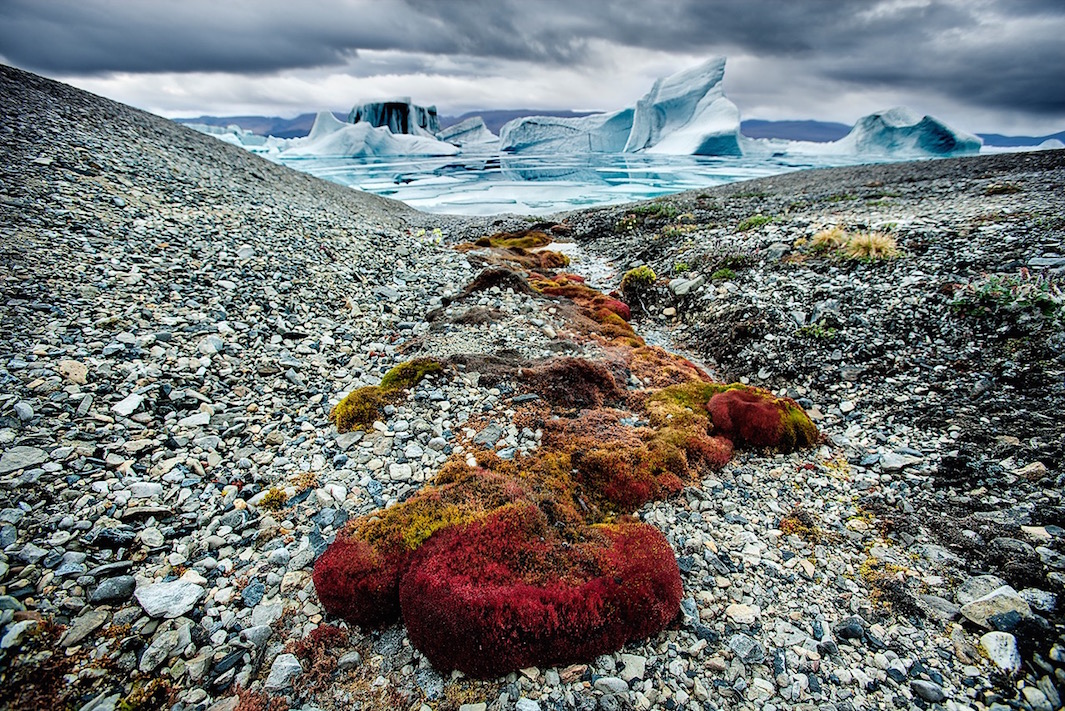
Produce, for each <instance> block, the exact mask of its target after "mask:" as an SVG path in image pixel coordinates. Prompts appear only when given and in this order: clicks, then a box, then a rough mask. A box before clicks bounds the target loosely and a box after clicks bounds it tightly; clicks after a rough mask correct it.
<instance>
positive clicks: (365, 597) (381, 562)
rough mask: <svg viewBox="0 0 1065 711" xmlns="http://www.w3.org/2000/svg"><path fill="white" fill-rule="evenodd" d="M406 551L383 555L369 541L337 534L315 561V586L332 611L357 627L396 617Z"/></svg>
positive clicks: (373, 624) (328, 608) (388, 620)
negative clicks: (399, 553)
mask: <svg viewBox="0 0 1065 711" xmlns="http://www.w3.org/2000/svg"><path fill="white" fill-rule="evenodd" d="M408 557H409V556H407V555H402V556H401V555H382V554H379V553H377V552H376V551H374V549H373V548H371V547H370V544H369V543H366V542H365V541H360V540H357V539H349V538H341V537H339V536H338V537H337V539H336V541H334V542H333V544H332V545H330V546H329V547H328V548H326V549H325V552H323V553H322V555H320V556H319V557H318V560H317V561H315V563H314V574H313V580H314V589H315V590H316V591H317V593H318V599H319V600H320V601H321V603H322V606H323V607H324V608H325V609H326V611H327V612H328V613H329V614H331V615H336V616H337V617H342V618H344V619H345V620H347V621H348V622H350V623H351V624H354V625H358V626H360V627H383V626H385V625H389V624H392V623H393V622H395V621H396V620H398V619H399V594H398V593H399V579H400V576H401V575H402V573H403V570H404V569H405V567H406V559H407V558H408Z"/></svg>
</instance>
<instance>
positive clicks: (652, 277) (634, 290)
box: [621, 265, 658, 296]
mask: <svg viewBox="0 0 1065 711" xmlns="http://www.w3.org/2000/svg"><path fill="white" fill-rule="evenodd" d="M656 281H658V275H656V274H655V270H654V269H651V267H649V266H647V265H644V266H640V267H636V268H635V269H630V270H629V271H627V272H625V275H624V276H623V277H621V293H623V294H626V295H630V294H631V295H635V296H640V295H643V294H646V293H647V292H648V291H650V289H651V287H653V286H654V285H655V282H656Z"/></svg>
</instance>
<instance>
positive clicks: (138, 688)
mask: <svg viewBox="0 0 1065 711" xmlns="http://www.w3.org/2000/svg"><path fill="white" fill-rule="evenodd" d="M176 697H177V692H176V690H175V689H174V687H173V686H172V685H171V683H170V682H169V681H168V680H166V679H149V680H148V681H146V682H144V681H137V682H134V684H133V689H132V690H131V691H130V692H129V694H127V695H126V697H125V698H123V699H122V700H121V701H119V702H118V704H117V705H116V706H115V711H151V710H152V709H161V708H168V707H169V706H170V705H171V704H173V703H174V701H175V699H176Z"/></svg>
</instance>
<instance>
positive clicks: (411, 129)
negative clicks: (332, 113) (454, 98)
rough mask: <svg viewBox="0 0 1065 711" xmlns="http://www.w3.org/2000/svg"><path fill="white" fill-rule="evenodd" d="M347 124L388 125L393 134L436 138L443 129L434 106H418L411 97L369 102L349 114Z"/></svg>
mask: <svg viewBox="0 0 1065 711" xmlns="http://www.w3.org/2000/svg"><path fill="white" fill-rule="evenodd" d="M348 123H368V124H370V125H371V126H376V127H378V128H380V127H384V128H387V129H388V130H389V131H391V132H392V133H394V134H397V135H399V134H408V135H411V136H422V137H423V138H434V137H435V136H436V134H437V133H438V132H439V131H440V120H439V118H438V117H437V115H436V107H435V106H418V105H417V104H415V103H413V102H412V101H411V100H410V97H409V96H402V97H400V98H398V99H381V100H380V101H367V102H364V103H362V104H358V105H356V106H355V107H354V108H352V109H351V111H350V112H349V113H348Z"/></svg>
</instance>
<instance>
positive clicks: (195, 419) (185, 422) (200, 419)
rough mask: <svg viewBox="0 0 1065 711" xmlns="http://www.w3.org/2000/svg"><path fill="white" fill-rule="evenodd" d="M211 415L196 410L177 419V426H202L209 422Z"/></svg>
mask: <svg viewBox="0 0 1065 711" xmlns="http://www.w3.org/2000/svg"><path fill="white" fill-rule="evenodd" d="M210 422H211V416H210V415H209V414H207V413H206V412H197V413H194V414H192V415H189V416H188V417H182V418H181V419H180V420H178V426H180V427H203V426H204V425H207V424H210Z"/></svg>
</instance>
